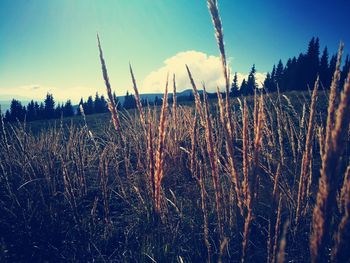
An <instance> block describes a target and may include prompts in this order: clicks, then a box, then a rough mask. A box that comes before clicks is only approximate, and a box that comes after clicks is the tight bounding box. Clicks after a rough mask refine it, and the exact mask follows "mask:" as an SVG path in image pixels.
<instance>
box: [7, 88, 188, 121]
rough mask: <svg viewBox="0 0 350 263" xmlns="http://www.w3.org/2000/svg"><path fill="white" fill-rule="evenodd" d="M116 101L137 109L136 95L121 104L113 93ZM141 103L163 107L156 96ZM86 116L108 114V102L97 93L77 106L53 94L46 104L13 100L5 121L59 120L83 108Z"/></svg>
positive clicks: (118, 105) (127, 97)
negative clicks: (59, 101) (60, 99)
mask: <svg viewBox="0 0 350 263" xmlns="http://www.w3.org/2000/svg"><path fill="white" fill-rule="evenodd" d="M113 97H114V101H115V102H116V105H117V107H118V110H121V109H126V110H128V109H133V108H136V100H135V97H134V95H132V94H129V92H126V95H125V96H124V101H123V103H120V102H119V99H118V97H117V96H116V94H115V93H113ZM189 100H193V95H192V94H191V96H189V97H184V98H180V100H178V101H189ZM141 103H142V104H143V106H146V105H147V104H150V105H161V104H162V100H161V99H160V98H159V97H158V96H156V97H155V99H154V100H153V101H152V102H148V101H147V100H145V99H142V101H141ZM80 105H81V106H82V109H83V112H84V114H85V115H90V114H95V113H105V112H108V104H107V100H106V99H105V97H104V96H103V95H101V96H99V94H98V93H96V95H95V97H94V98H93V97H92V96H89V97H88V99H87V100H86V101H84V100H83V98H81V99H80V102H79V104H78V105H77V106H75V107H74V106H73V105H72V102H71V100H67V101H66V102H65V103H63V104H61V103H57V104H56V101H55V99H54V97H53V95H52V94H47V95H46V98H45V100H44V102H37V101H33V100H32V101H30V102H29V103H28V104H27V105H26V106H24V105H22V103H21V102H20V101H19V100H16V99H13V100H12V101H11V105H10V109H8V110H7V111H6V113H5V116H4V120H5V121H7V122H14V121H17V120H18V121H24V120H26V121H35V120H48V119H58V118H61V117H72V116H74V115H81V114H82V112H81V107H80Z"/></svg>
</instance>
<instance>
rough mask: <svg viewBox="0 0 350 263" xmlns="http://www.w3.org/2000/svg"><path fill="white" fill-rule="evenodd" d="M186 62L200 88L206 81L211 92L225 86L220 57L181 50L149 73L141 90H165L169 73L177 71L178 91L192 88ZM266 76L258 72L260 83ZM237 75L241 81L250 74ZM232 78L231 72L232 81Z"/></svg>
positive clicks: (257, 76) (258, 81) (257, 77)
mask: <svg viewBox="0 0 350 263" xmlns="http://www.w3.org/2000/svg"><path fill="white" fill-rule="evenodd" d="M185 64H187V65H188V67H189V68H190V70H191V73H192V75H193V78H194V80H195V82H196V84H197V86H198V88H201V83H202V82H204V83H205V85H206V88H207V90H208V91H211V92H213V91H215V90H216V87H217V86H219V87H220V88H221V89H222V88H223V87H224V86H225V79H224V77H223V73H222V66H221V60H220V57H219V56H211V55H207V54H205V53H203V52H199V51H194V50H191V51H184V52H179V53H177V54H176V55H175V56H173V57H170V58H168V59H166V60H165V61H164V65H163V66H162V67H161V68H159V69H157V70H155V71H152V72H151V73H150V74H148V75H147V76H146V78H145V79H144V81H143V85H142V90H141V92H147V93H151V92H163V91H164V88H165V81H166V76H167V73H169V74H170V76H172V74H174V73H175V75H176V84H177V90H178V91H182V90H184V89H188V88H191V85H190V82H189V78H188V74H187V71H186V68H185ZM265 76H266V74H265V73H261V72H257V73H256V79H257V83H258V84H259V85H260V83H262V82H263V81H264V79H265ZM237 77H238V82H239V83H241V82H242V80H243V78H246V79H247V77H248V74H246V73H237ZM232 78H233V76H232V74H231V81H232Z"/></svg>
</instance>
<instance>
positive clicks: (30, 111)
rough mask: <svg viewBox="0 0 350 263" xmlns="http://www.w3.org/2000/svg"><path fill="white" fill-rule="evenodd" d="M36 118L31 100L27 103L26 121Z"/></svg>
mask: <svg viewBox="0 0 350 263" xmlns="http://www.w3.org/2000/svg"><path fill="white" fill-rule="evenodd" d="M36 119H37V113H36V109H35V103H34V101H33V100H31V101H30V102H29V103H28V105H27V121H34V120H36Z"/></svg>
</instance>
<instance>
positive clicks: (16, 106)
mask: <svg viewBox="0 0 350 263" xmlns="http://www.w3.org/2000/svg"><path fill="white" fill-rule="evenodd" d="M25 115H26V108H25V107H23V106H22V103H21V102H20V101H18V100H15V99H13V100H12V101H11V105H10V112H9V116H8V117H9V118H8V119H9V121H16V120H19V121H24V118H25Z"/></svg>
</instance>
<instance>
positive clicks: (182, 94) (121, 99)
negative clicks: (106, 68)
mask: <svg viewBox="0 0 350 263" xmlns="http://www.w3.org/2000/svg"><path fill="white" fill-rule="evenodd" d="M198 92H199V94H202V93H203V91H202V90H199V91H198ZM190 94H192V89H186V90H184V91H181V92H176V96H177V97H188V96H189V95H190ZM163 95H164V93H144V94H140V97H141V99H146V100H147V99H148V101H150V102H153V101H154V99H155V98H156V97H158V98H159V99H161V98H163ZM117 97H118V100H119V102H120V103H123V102H124V97H125V96H117ZM168 97H169V98H172V97H173V93H172V91H169V94H168Z"/></svg>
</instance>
